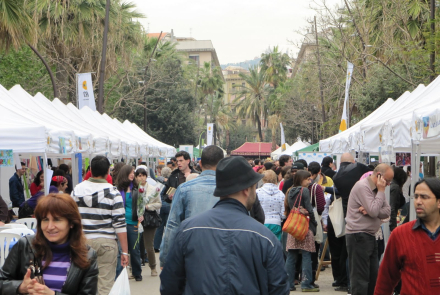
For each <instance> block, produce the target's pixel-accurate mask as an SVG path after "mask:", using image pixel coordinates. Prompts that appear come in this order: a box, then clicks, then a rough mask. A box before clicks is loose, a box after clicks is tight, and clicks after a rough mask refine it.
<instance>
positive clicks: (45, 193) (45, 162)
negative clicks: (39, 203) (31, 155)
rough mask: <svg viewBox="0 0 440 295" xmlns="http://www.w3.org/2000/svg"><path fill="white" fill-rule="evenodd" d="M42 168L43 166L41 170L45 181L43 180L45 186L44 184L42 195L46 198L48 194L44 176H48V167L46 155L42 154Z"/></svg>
mask: <svg viewBox="0 0 440 295" xmlns="http://www.w3.org/2000/svg"><path fill="white" fill-rule="evenodd" d="M43 166H44V167H43V170H44V177H45V179H44V181H45V184H44V195H45V196H47V195H48V194H49V186H48V185H46V183H47V181H46V175H48V173H47V170H48V167H47V154H46V153H44V155H43Z"/></svg>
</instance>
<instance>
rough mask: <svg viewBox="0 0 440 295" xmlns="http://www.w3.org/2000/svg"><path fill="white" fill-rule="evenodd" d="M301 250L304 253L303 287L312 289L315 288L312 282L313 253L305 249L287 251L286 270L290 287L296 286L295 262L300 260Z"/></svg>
mask: <svg viewBox="0 0 440 295" xmlns="http://www.w3.org/2000/svg"><path fill="white" fill-rule="evenodd" d="M299 251H301V254H302V276H301V288H302V289H311V288H313V286H312V284H311V283H312V282H313V278H312V255H311V254H312V253H310V252H307V251H304V250H289V251H288V252H287V259H286V266H285V268H286V272H287V276H288V281H289V285H290V288H293V287H295V264H296V261H297V260H298V254H299Z"/></svg>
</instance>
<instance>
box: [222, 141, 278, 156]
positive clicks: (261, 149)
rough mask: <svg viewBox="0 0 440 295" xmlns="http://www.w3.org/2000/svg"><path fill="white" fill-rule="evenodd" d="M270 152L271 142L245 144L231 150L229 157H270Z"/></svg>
mask: <svg viewBox="0 0 440 295" xmlns="http://www.w3.org/2000/svg"><path fill="white" fill-rule="evenodd" d="M277 148H278V146H277ZM271 150H272V143H271V142H245V143H244V144H243V145H242V146H241V147H239V148H238V149H236V150H233V151H232V152H231V156H270V153H271Z"/></svg>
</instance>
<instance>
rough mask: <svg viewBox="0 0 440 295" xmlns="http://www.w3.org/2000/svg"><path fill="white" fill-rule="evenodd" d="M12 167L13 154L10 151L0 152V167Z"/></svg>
mask: <svg viewBox="0 0 440 295" xmlns="http://www.w3.org/2000/svg"><path fill="white" fill-rule="evenodd" d="M13 166H14V153H13V152H12V150H0V167H13ZM20 168H21V167H20Z"/></svg>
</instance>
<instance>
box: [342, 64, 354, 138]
mask: <svg viewBox="0 0 440 295" xmlns="http://www.w3.org/2000/svg"><path fill="white" fill-rule="evenodd" d="M352 75H353V64H352V63H351V62H348V61H347V79H346V83H345V100H344V110H343V111H342V118H341V125H339V132H342V131H345V130H347V121H348V118H347V104H348V97H349V93H350V83H351V76H352Z"/></svg>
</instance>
